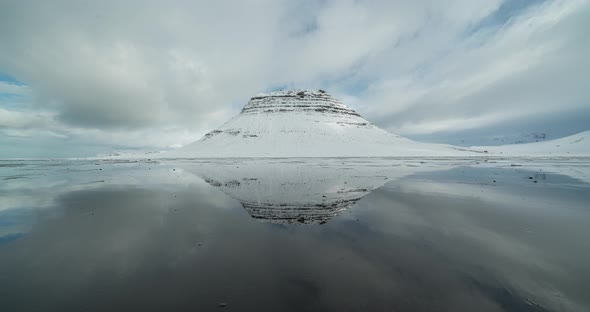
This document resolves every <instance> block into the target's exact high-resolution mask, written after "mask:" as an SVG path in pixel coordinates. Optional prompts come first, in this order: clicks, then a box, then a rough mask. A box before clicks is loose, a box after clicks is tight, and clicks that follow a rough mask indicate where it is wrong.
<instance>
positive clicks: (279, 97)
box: [241, 89, 360, 116]
mask: <svg viewBox="0 0 590 312" xmlns="http://www.w3.org/2000/svg"><path fill="white" fill-rule="evenodd" d="M287 112H308V113H313V112H316V113H323V114H335V115H352V116H360V115H359V114H358V113H357V112H355V111H354V110H353V109H351V108H349V107H347V106H346V105H344V104H342V103H341V102H340V101H338V100H337V99H336V98H334V97H332V96H331V95H329V94H328V93H327V92H326V91H324V90H305V89H296V90H281V91H275V92H271V93H259V94H257V95H256V96H254V97H252V98H251V99H250V101H249V102H248V104H246V106H244V108H243V109H242V111H241V114H260V113H267V114H268V113H287Z"/></svg>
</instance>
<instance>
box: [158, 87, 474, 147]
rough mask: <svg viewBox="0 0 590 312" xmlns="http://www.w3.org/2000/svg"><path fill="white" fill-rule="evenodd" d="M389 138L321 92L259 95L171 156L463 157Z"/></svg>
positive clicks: (397, 138)
mask: <svg viewBox="0 0 590 312" xmlns="http://www.w3.org/2000/svg"><path fill="white" fill-rule="evenodd" d="M472 153H473V152H470V151H468V150H465V149H462V150H460V149H456V148H454V147H452V146H450V145H445V144H426V143H418V142H414V141H412V140H409V139H407V138H403V137H401V136H398V135H395V134H391V133H389V132H387V131H385V130H383V129H381V128H379V127H377V126H375V125H373V124H372V123H370V122H369V121H367V120H366V119H364V118H363V117H361V116H360V115H359V114H358V113H357V112H355V111H354V110H352V109H350V108H348V107H347V106H346V105H344V104H342V103H341V102H340V101H338V100H337V99H335V98H334V97H332V96H330V95H329V94H327V93H326V92H325V91H323V90H318V91H312V90H289V91H278V92H272V93H268V94H258V95H257V96H255V97H253V98H252V99H251V100H250V101H249V102H248V104H247V105H246V106H245V107H244V108H243V109H242V112H241V113H240V114H239V115H237V116H235V117H233V118H232V119H230V120H229V121H227V122H226V123H225V124H223V125H222V126H221V127H219V128H217V129H215V130H213V131H211V132H209V133H207V134H206V135H205V136H204V137H203V138H201V139H200V140H199V141H197V142H194V143H192V144H190V145H187V146H185V147H184V148H181V149H179V150H178V151H175V152H172V153H170V154H169V156H170V157H211V158H225V157H369V156H371V157H378V156H464V155H468V154H472Z"/></svg>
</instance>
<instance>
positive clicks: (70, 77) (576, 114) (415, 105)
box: [0, 0, 590, 158]
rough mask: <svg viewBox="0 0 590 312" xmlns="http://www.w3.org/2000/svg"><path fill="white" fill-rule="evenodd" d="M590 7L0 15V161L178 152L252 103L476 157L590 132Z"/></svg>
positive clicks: (132, 7)
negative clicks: (319, 114)
mask: <svg viewBox="0 0 590 312" xmlns="http://www.w3.org/2000/svg"><path fill="white" fill-rule="evenodd" d="M589 31H590V1H588V0H478V1H473V0H448V1H438V0H422V1H397V0H386V1H362V0H356V1H345V0H342V1H331V0H322V1H306V0H302V1H292V0H272V1H271V0H258V1H255V0H253V1H224V0H219V1H133V0H128V1H109V0H106V1H83V0H77V1H73V0H72V1H60V0H54V1H27V0H3V1H0V158H16V157H83V156H94V155H100V154H108V153H111V152H113V151H128V150H135V151H154V150H168V149H172V148H178V147H180V146H183V145H185V144H188V143H190V142H192V141H195V140H197V139H199V138H200V137H201V136H202V135H203V134H205V133H207V132H209V131H211V130H213V129H215V128H216V127H218V126H220V125H221V124H223V123H224V122H225V121H226V120H228V119H229V118H231V117H232V116H234V115H236V114H238V113H239V111H240V109H241V108H242V107H243V106H244V105H245V104H246V103H247V102H248V100H249V98H250V97H252V96H254V95H255V94H257V93H259V92H267V91H273V90H278V89H286V88H311V89H324V90H327V91H328V92H329V93H330V94H332V95H334V96H336V97H337V98H338V99H340V100H341V101H342V102H343V103H344V104H346V105H348V106H349V107H351V108H353V109H355V110H357V111H358V112H359V113H360V114H361V115H363V117H365V118H366V119H368V120H369V121H371V122H373V123H375V124H376V125H378V126H380V127H382V128H384V129H386V130H388V131H390V132H392V133H396V134H400V135H404V136H407V137H410V138H412V139H416V140H421V141H428V142H445V143H451V144H463V145H470V144H472V145H478V144H485V143H493V142H499V141H497V139H498V138H512V137H519V136H522V135H526V134H530V133H547V137H548V138H557V137H562V136H566V135H570V134H574V133H577V132H581V131H585V130H589V129H590V83H589V82H590V57H589V55H590V40H588V32H589Z"/></svg>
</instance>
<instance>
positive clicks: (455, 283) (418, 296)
mask: <svg viewBox="0 0 590 312" xmlns="http://www.w3.org/2000/svg"><path fill="white" fill-rule="evenodd" d="M241 165H243V164H241ZM356 165H357V166H358V167H360V165H359V164H356ZM377 165H379V164H377ZM381 165H383V163H381ZM428 165H431V164H428ZM191 166H192V164H191V163H185V164H180V163H170V164H146V163H123V164H99V165H95V163H93V162H92V163H90V164H89V163H86V162H84V163H83V164H82V165H79V166H72V165H71V164H68V165H63V166H55V167H52V168H51V169H48V168H49V167H47V166H41V167H40V169H48V171H47V172H46V175H34V176H31V177H30V178H29V179H20V180H9V182H8V183H5V184H2V185H1V186H0V195H1V196H2V199H5V198H6V199H10V198H13V199H14V200H9V201H6V202H10V203H12V204H11V206H10V207H9V206H3V207H4V208H3V209H1V210H0V231H1V232H0V233H1V234H0V236H1V237H0V242H3V243H4V244H2V245H1V246H0V248H3V249H0V251H1V252H0V293H6V294H9V296H8V298H9V300H8V301H6V302H5V303H4V305H3V304H0V307H11V305H13V307H17V306H18V307H22V306H21V304H23V302H24V304H27V305H28V306H27V307H29V308H33V307H35V305H40V306H43V305H45V307H50V308H49V309H51V307H55V308H57V307H63V306H64V304H65V303H66V302H67V305H68V306H69V307H73V309H75V308H79V307H88V306H90V308H89V309H90V310H93V309H94V310H101V309H102V310H104V309H107V308H109V307H110V308H111V309H117V308H122V307H125V306H126V304H127V306H126V307H127V309H128V308H129V306H128V304H129V303H130V302H132V303H133V304H132V306H133V308H138V309H140V308H145V309H147V310H149V309H155V310H157V309H160V310H162V309H165V308H177V309H180V308H187V309H190V308H193V309H195V310H208V309H211V307H213V308H216V307H217V304H218V303H219V302H229V303H230V305H233V306H235V307H236V308H237V309H238V310H249V309H251V310H256V308H258V310H260V305H259V303H260V302H261V300H263V301H264V302H265V308H267V309H269V310H285V309H291V310H298V309H299V310H301V309H303V308H305V307H307V308H309V307H312V308H314V309H316V310H326V309H329V308H334V307H353V308H357V309H364V310H379V309H382V308H383V307H390V306H397V307H399V308H400V309H402V310H414V311H440V310H478V311H500V310H502V309H501V308H500V307H502V305H507V306H509V307H512V308H513V310H515V311H536V310H535V309H533V308H534V307H535V306H527V305H526V304H524V303H525V302H526V301H527V300H531V301H533V302H536V303H538V304H540V305H542V306H545V307H548V308H556V307H558V308H560V309H563V310H568V309H570V310H572V311H576V310H580V311H583V308H584V307H588V306H589V304H590V303H589V302H588V301H587V299H586V298H585V294H583V293H582V291H583V289H584V287H583V286H584V285H585V284H586V282H587V281H588V280H590V276H589V275H588V274H589V270H588V266H587V263H588V262H590V255H589V254H588V250H590V248H588V247H589V246H588V243H587V242H585V240H584V238H586V237H588V234H589V233H588V228H589V227H588V225H589V224H590V220H589V217H588V213H587V208H585V204H586V203H587V202H589V201H590V198H589V196H590V193H589V192H588V191H587V190H588V184H585V183H582V182H579V181H578V180H575V179H571V178H569V177H565V176H560V175H556V174H549V173H547V174H543V175H537V174H531V172H533V171H532V170H522V169H520V168H505V169H498V168H484V169H480V168H469V167H457V168H454V169H451V170H446V171H435V172H432V173H417V174H414V175H411V176H409V177H406V178H401V179H398V180H395V179H390V182H389V183H388V184H386V185H385V186H384V187H381V188H379V189H378V190H375V191H373V192H372V193H370V194H368V195H367V196H365V197H363V199H361V200H360V201H359V202H358V204H357V205H356V206H355V207H354V208H352V209H351V210H350V211H349V212H345V213H342V214H341V215H340V216H338V217H335V218H333V219H331V220H330V221H329V222H328V223H326V224H324V225H321V226H320V225H315V226H314V225H300V226H285V225H282V226H277V225H272V224H265V223H260V222H257V221H256V220H253V219H251V218H250V217H249V216H248V214H247V213H246V211H244V209H242V208H241V207H240V206H239V203H238V202H237V201H236V200H233V199H229V198H228V197H227V196H226V195H224V194H223V193H222V192H221V191H220V190H219V189H218V188H216V187H213V186H211V185H209V184H207V183H205V182H203V181H201V180H200V179H199V178H197V177H195V176H192V174H191V173H190V172H192V171H193V170H190V167H191ZM400 166H402V165H400ZM215 167H216V168H217V170H220V171H223V168H222V166H215ZM232 167H233V166H232ZM441 167H444V166H442V165H441ZM68 168H69V169H68ZM412 168H413V167H412ZM100 169H102V170H100ZM173 169H174V170H173ZM433 169H436V168H433ZM68 170H69V171H74V172H73V173H71V172H70V173H68ZM358 170H359V169H357V171H352V172H353V174H358ZM350 171H351V170H344V171H341V172H340V173H341V174H343V176H342V177H341V178H342V179H344V180H343V181H346V174H345V173H342V172H350ZM361 171H362V170H361ZM382 171H384V170H382ZM382 171H381V172H380V173H383V172H382ZM38 172H39V171H33V173H38ZM285 172H288V170H285V171H283V173H285ZM326 172H329V171H326ZM0 173H1V172H0ZM11 174H12V173H11ZM219 176H224V174H223V172H220V173H219ZM529 176H532V177H533V179H532V180H535V181H537V183H533V182H532V181H531V179H529V178H528V177H529ZM259 178H261V180H260V181H261V182H260V183H261V184H263V185H264V183H267V181H264V180H263V178H264V177H259ZM283 178H285V177H283ZM297 178H298V177H295V178H294V179H297ZM326 180H327V181H331V182H333V179H332V180H330V179H326ZM494 180H496V182H495V183H494V182H493V181H494ZM50 181H61V182H54V183H50ZM101 181H102V182H101ZM273 181H274V182H276V180H272V181H270V182H273ZM12 183H14V184H12ZM17 183H18V184H17ZM318 189H322V188H318ZM295 190H296V191H299V189H295ZM322 190H330V188H323V189H322ZM261 194H264V193H261ZM11 196H14V197H11ZM26 198H28V201H26V202H25V201H23V202H22V203H21V204H20V205H19V200H20V199H23V200H24V199H26ZM292 198H296V196H293V197H292ZM31 230H32V231H31ZM24 233H28V234H27V235H26V236H24V237H23V235H25V234H24ZM18 238H20V239H18ZM9 241H10V242H11V243H8V244H6V242H9ZM572 255H575V256H572ZM16 280H20V281H23V280H24V281H27V283H22V282H21V283H14V282H13V281H16ZM254 284H255V285H256V287H252V285H254ZM3 285H12V286H11V288H10V289H6V288H4V287H3ZM47 285H50V286H51V289H52V291H51V294H46V291H45V290H44V289H46V288H47ZM149 285H157V286H153V287H152V286H149ZM5 287H6V286H5ZM80 289H81V290H80ZM31 293H34V294H35V296H36V299H37V300H24V299H25V298H30V294H31ZM97 293H100V294H101V295H100V296H99V297H100V298H98V297H97V296H95V294H97ZM72 294H76V295H75V296H73V295H72ZM466 294H467V295H466ZM466 296H467V297H466ZM121 298H126V301H125V302H123V301H121ZM360 298H363V299H362V300H361V299H360ZM196 299H199V300H196ZM359 300H360V301H359ZM361 301H362V302H361ZM523 304H524V305H523ZM107 305H110V306H109V307H107ZM240 308H243V309H240ZM13 310H17V309H13ZM508 310H509V309H508ZM537 310H541V311H542V309H537ZM558 310H559V309H558Z"/></svg>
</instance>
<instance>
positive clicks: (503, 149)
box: [472, 131, 590, 156]
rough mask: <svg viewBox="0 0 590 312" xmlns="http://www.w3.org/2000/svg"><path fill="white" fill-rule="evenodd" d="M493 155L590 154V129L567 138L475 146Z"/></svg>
mask: <svg viewBox="0 0 590 312" xmlns="http://www.w3.org/2000/svg"><path fill="white" fill-rule="evenodd" d="M472 149H476V150H480V151H482V150H486V151H488V152H489V153H491V154H493V155H505V156H590V131H584V132H580V133H578V134H574V135H570V136H568V137H565V138H561V139H556V140H550V141H543V142H536V143H527V144H509V145H500V146H474V147H472Z"/></svg>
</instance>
